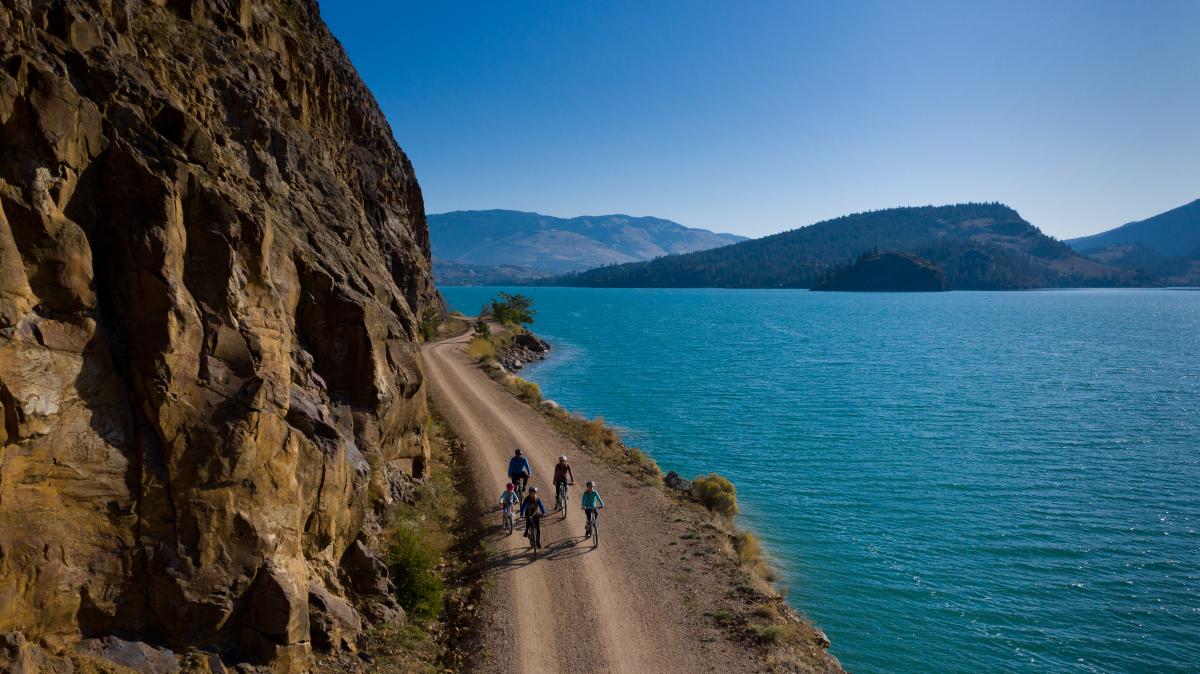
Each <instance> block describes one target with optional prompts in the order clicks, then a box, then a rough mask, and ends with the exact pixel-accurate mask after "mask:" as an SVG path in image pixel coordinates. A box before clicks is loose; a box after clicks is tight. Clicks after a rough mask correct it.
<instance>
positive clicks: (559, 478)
mask: <svg viewBox="0 0 1200 674" xmlns="http://www.w3.org/2000/svg"><path fill="white" fill-rule="evenodd" d="M568 484H575V473H573V472H571V464H569V463H567V457H566V455H565V454H564V455H563V456H560V457H558V463H556V464H554V494H555V495H556V496H557V495H558V488H559V485H568ZM566 492H567V490H566V488H565V487H564V488H563V494H566Z"/></svg>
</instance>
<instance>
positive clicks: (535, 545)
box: [529, 516, 542, 559]
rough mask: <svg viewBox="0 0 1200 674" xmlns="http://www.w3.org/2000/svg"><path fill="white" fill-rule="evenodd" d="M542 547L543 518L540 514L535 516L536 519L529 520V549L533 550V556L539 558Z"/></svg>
mask: <svg viewBox="0 0 1200 674" xmlns="http://www.w3.org/2000/svg"><path fill="white" fill-rule="evenodd" d="M541 547H542V519H541V517H540V516H535V519H533V520H531V521H530V522H529V549H530V550H531V551H533V558H534V559H537V555H538V550H539V549H541Z"/></svg>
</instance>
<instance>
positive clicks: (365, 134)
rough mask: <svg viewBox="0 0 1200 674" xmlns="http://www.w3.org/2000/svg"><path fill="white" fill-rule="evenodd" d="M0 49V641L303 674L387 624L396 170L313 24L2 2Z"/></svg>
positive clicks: (418, 455) (420, 440) (411, 345)
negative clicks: (130, 649) (312, 655)
mask: <svg viewBox="0 0 1200 674" xmlns="http://www.w3.org/2000/svg"><path fill="white" fill-rule="evenodd" d="M0 47H2V51H3V61H2V62H0V410H2V418H3V424H2V426H0V447H2V448H0V632H10V631H20V632H22V633H23V634H24V638H26V639H28V640H30V641H34V642H40V643H41V644H42V645H43V646H45V647H47V650H48V651H51V652H55V651H57V652H69V651H70V650H71V649H73V648H76V644H77V642H78V641H79V639H81V638H91V637H99V636H102V635H107V634H110V633H114V632H117V633H121V634H123V635H126V636H128V635H137V636H139V637H144V638H146V639H150V640H159V641H162V642H164V643H166V644H167V645H170V646H173V647H176V648H181V647H187V646H205V647H216V648H218V649H221V650H224V651H225V652H232V653H236V654H238V655H237V657H245V658H248V659H250V660H252V661H263V662H265V661H272V662H274V663H275V664H276V667H277V668H278V669H293V670H296V669H301V668H303V667H304V663H305V662H306V660H307V656H308V653H309V650H310V631H311V632H312V634H313V636H314V637H316V638H317V640H318V642H321V641H329V640H331V639H333V640H336V639H337V638H339V635H344V634H347V633H352V632H353V630H354V628H355V627H354V626H355V623H356V621H357V620H358V616H357V614H356V612H355V609H354V608H353V607H357V608H358V609H359V610H360V611H361V610H365V609H369V610H371V611H374V612H377V613H382V614H386V613H387V611H389V610H392V609H389V608H388V606H387V602H386V601H384V600H382V599H381V598H380V597H379V596H378V595H377V593H378V592H379V591H380V590H382V589H384V588H385V587H386V584H387V580H386V577H385V576H384V574H385V572H383V571H382V570H381V569H380V565H379V564H378V563H377V561H376V560H374V559H372V558H371V557H370V554H369V553H368V552H367V551H366V549H365V548H364V547H363V546H362V545H361V543H360V542H359V541H358V540H357V539H359V538H360V536H361V532H362V530H363V529H364V527H367V528H369V527H370V526H372V520H373V517H374V516H375V514H376V513H377V512H379V511H382V509H383V508H385V507H386V505H387V503H388V502H390V501H391V500H392V499H394V498H396V497H397V495H398V493H399V492H400V491H401V490H402V489H404V486H405V481H406V477H405V474H406V473H407V474H410V475H411V474H412V473H413V472H418V473H419V472H420V470H421V466H422V465H423V461H424V457H425V455H426V453H427V451H428V450H427V443H426V440H425V436H424V424H425V419H426V404H425V386H424V380H423V374H422V369H421V362H420V355H419V351H418V350H417V348H416V330H417V326H416V323H417V321H416V319H415V318H414V316H417V315H419V314H420V310H421V309H422V308H423V307H424V306H426V305H428V304H431V303H435V302H438V301H439V300H438V299H437V295H436V292H435V290H434V289H433V285H432V279H431V275H430V269H429V239H428V231H427V228H426V224H425V214H424V208H423V205H422V200H421V193H420V189H419V187H418V185H417V181H416V178H415V176H414V174H413V170H412V166H411V164H410V163H409V161H408V159H407V158H406V157H405V156H404V154H403V152H402V151H401V150H400V148H399V147H397V145H396V143H395V141H394V140H393V137H392V133H391V130H390V129H389V127H388V125H387V123H386V121H385V120H384V118H383V115H382V114H381V112H380V111H379V109H378V107H377V105H376V103H375V101H374V100H373V98H372V97H371V95H370V93H369V92H368V91H367V89H366V88H365V86H364V85H363V84H362V82H361V81H360V80H359V78H358V76H357V74H356V73H355V71H354V69H353V67H352V66H351V65H350V63H349V61H348V60H347V58H346V56H345V55H344V53H343V52H342V50H341V48H340V46H339V45H338V43H337V42H336V40H335V39H334V38H333V37H332V36H331V34H330V33H329V32H328V30H327V29H326V27H325V26H324V24H323V23H322V21H321V19H320V18H319V15H318V10H317V5H316V2H315V1H314V0H253V1H251V0H146V1H142V0H95V1H84V0H42V1H37V2H31V0H0ZM373 595H375V597H374V599H372V596H373ZM347 601H349V602H350V603H349V604H348V603H347ZM310 606H311V607H312V609H313V620H312V623H311V625H310ZM352 606H353V607H352ZM318 632H319V634H318ZM7 643H8V645H9V647H10V650H12V649H13V648H16V647H15V646H13V643H15V641H13V639H12V638H10V639H9V641H8V642H7ZM0 645H3V644H0ZM324 645H328V644H324ZM22 648H24V646H22ZM3 650H4V649H3V648H0V659H2V658H3V653H2V651H3ZM22 657H25V656H22Z"/></svg>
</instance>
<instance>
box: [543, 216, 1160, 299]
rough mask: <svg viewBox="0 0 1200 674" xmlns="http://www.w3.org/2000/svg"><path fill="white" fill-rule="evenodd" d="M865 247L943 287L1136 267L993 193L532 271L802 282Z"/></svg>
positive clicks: (1092, 276)
mask: <svg viewBox="0 0 1200 674" xmlns="http://www.w3.org/2000/svg"><path fill="white" fill-rule="evenodd" d="M872 250H877V251H889V250H892V251H903V252H907V253H912V254H915V255H918V256H920V257H921V258H924V259H925V260H929V261H931V262H933V263H934V264H936V265H938V266H939V267H940V268H941V269H942V270H943V271H944V273H945V276H946V279H947V280H948V281H949V284H950V287H951V288H953V289H960V290H967V289H979V290H986V289H997V290H998V289H1017V288H1041V287H1066V286H1112V285H1130V284H1136V283H1139V282H1141V279H1139V278H1138V276H1137V273H1136V272H1134V271H1132V270H1130V269H1125V268H1121V267H1118V266H1116V265H1110V264H1106V263H1104V262H1101V261H1098V260H1094V259H1091V258H1088V257H1084V256H1082V255H1080V254H1078V253H1076V252H1075V251H1074V250H1072V249H1071V247H1069V246H1067V245H1066V244H1064V243H1063V242H1061V241H1058V240H1057V239H1054V238H1052V237H1049V236H1047V235H1045V234H1043V233H1042V232H1041V230H1039V229H1038V228H1037V227H1034V226H1033V225H1031V224H1030V223H1028V222H1026V221H1025V220H1024V219H1022V218H1021V216H1020V215H1018V214H1017V212H1016V211H1014V210H1013V209H1011V208H1009V207H1008V206H1005V205H1003V204H999V203H968V204H956V205H951V206H922V207H908V208H891V209H886V210H880V211H871V212H866V213H856V214H853V215H847V216H843V217H840V218H834V219H832V220H826V221H823V222H818V223H816V224H814V225H809V226H807V227H802V228H800V229H794V230H791V231H788V232H783V233H780V234H775V235H773V236H768V237H764V238H761V239H755V240H752V241H743V242H739V243H736V244H733V245H729V246H725V247H722V248H716V249H711V250H705V251H700V252H695V253H689V254H685V255H672V256H670V257H664V258H659V259H655V260H652V261H648V262H637V263H631V264H619V265H611V266H606V267H601V268H598V269H592V270H589V271H584V272H578V273H572V274H566V275H562V276H558V277H555V278H551V279H543V280H541V281H537V283H539V284H544V285H568V286H598V287H725V288H809V287H812V286H814V285H816V284H818V283H819V282H821V281H822V280H823V279H825V278H827V277H828V276H829V275H830V274H832V273H834V272H835V271H839V270H841V269H844V268H845V266H846V265H848V264H850V263H853V262H854V260H855V259H856V258H858V257H859V256H861V255H862V254H864V253H867V252H870V251H872Z"/></svg>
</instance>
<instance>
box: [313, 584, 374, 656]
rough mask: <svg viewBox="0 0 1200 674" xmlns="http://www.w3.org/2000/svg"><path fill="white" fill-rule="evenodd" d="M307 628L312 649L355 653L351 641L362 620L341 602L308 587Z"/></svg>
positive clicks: (328, 594) (315, 587)
mask: <svg viewBox="0 0 1200 674" xmlns="http://www.w3.org/2000/svg"><path fill="white" fill-rule="evenodd" d="M308 607H309V626H310V629H311V641H312V645H313V648H316V649H318V650H321V651H340V650H348V651H351V652H353V651H355V650H357V648H356V644H355V638H356V637H357V636H358V633H359V632H360V631H361V630H362V620H361V619H360V618H359V617H358V612H357V611H355V610H354V609H353V608H352V607H351V606H350V605H349V604H347V603H346V601H345V600H343V599H340V598H338V597H336V596H334V595H333V594H331V593H330V592H329V590H326V589H325V588H324V587H323V586H321V585H320V584H318V583H312V584H310V585H309V587H308Z"/></svg>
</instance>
